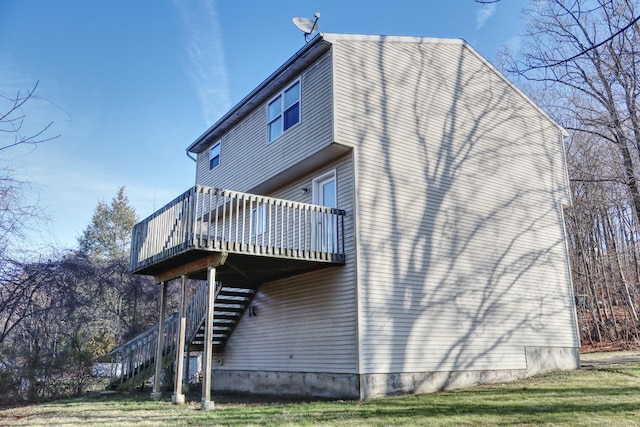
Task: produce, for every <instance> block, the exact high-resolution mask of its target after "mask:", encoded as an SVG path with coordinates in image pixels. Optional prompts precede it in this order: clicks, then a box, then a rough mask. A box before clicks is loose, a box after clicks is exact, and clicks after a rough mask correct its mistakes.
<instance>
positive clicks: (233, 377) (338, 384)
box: [213, 370, 359, 399]
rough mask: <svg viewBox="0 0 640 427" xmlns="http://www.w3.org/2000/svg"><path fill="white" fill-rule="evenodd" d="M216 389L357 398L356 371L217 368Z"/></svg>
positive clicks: (214, 384) (284, 394)
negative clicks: (267, 370) (327, 371)
mask: <svg viewBox="0 0 640 427" xmlns="http://www.w3.org/2000/svg"><path fill="white" fill-rule="evenodd" d="M213 388H214V391H216V392H233V393H251V394H262V395H275V396H291V397H316V398H333V399H358V397H359V391H358V389H359V384H358V376H357V375H355V374H331V373H327V374H324V373H318V374H316V373H301V372H265V371H227V370H214V372H213Z"/></svg>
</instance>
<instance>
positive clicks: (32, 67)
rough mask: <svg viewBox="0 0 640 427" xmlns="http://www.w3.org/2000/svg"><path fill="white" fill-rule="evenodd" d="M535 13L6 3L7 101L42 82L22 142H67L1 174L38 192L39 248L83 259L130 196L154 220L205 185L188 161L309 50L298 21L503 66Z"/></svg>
mask: <svg viewBox="0 0 640 427" xmlns="http://www.w3.org/2000/svg"><path fill="white" fill-rule="evenodd" d="M525 3H526V1H525V0H502V1H500V2H498V3H494V4H491V5H480V4H478V3H476V2H474V1H473V0H446V1H445V0H428V1H426V0H395V1H389V0H384V1H377V0H375V1H347V0H317V1H316V0H283V1H269V2H267V1H262V0H255V1H245V0H218V1H214V0H182V1H181V0H103V1H98V0H95V1H86V0H56V1H49V0H0V95H4V96H15V94H16V93H17V92H18V91H20V92H21V93H25V92H26V91H27V90H28V89H30V88H32V87H33V85H34V84H35V82H36V81H39V86H38V89H37V92H36V97H34V99H32V100H31V101H30V102H29V103H28V104H27V105H26V106H25V108H24V114H25V115H26V119H25V122H24V128H23V130H24V131H25V132H27V133H28V132H29V131H34V130H37V129H40V128H41V127H42V126H44V125H46V124H48V123H49V122H51V121H53V125H52V127H51V129H50V130H49V132H48V135H49V136H54V135H58V134H59V135H60V137H59V138H57V139H55V140H53V141H50V142H47V143H44V144H41V145H39V146H37V147H36V148H35V149H34V148H33V147H23V148H20V149H13V150H10V151H7V152H0V168H3V167H9V168H11V169H13V171H14V173H15V175H16V176H17V177H19V178H20V179H23V180H26V181H29V182H30V183H32V186H31V189H30V197H31V198H32V199H33V200H37V201H38V203H39V207H40V210H41V211H42V212H43V215H42V216H43V217H45V216H46V217H48V225H47V226H46V227H41V228H40V230H39V231H37V232H33V233H32V234H31V241H32V243H33V244H38V243H40V244H43V245H45V246H46V245H54V246H57V247H61V248H69V247H73V246H75V244H76V238H77V237H78V235H79V234H80V233H81V232H82V230H83V229H84V228H85V227H86V225H87V224H88V223H89V221H90V220H91V215H92V213H93V210H94V208H95V206H96V204H97V203H98V201H100V200H104V201H109V200H111V198H112V197H113V196H114V195H115V194H116V192H117V190H118V188H119V187H120V186H122V185H124V186H126V194H127V196H128V197H129V199H130V201H131V203H132V205H133V206H134V207H135V208H136V210H137V212H138V215H139V216H140V217H141V218H143V217H146V216H147V215H149V214H151V213H152V212H153V211H155V210H156V209H158V208H160V207H162V206H163V205H164V204H166V203H167V202H169V201H170V200H171V199H173V198H174V197H176V196H177V195H179V194H180V193H182V192H183V191H185V190H187V189H188V188H189V187H190V186H192V185H193V184H194V180H195V164H194V163H193V162H192V161H191V160H190V159H188V158H187V157H186V155H185V152H184V149H185V147H186V146H188V145H189V144H190V143H191V142H193V141H194V140H195V139H196V138H197V137H198V136H199V135H200V134H202V133H203V132H204V131H205V130H206V129H207V127H208V126H210V125H211V124H213V123H214V122H215V120H216V119H217V118H219V117H220V116H221V115H222V114H224V113H225V112H226V111H227V110H228V109H229V108H230V107H232V106H233V105H234V104H235V103H236V102H238V101H239V100H241V99H242V98H243V97H244V96H245V95H246V94H248V93H249V92H250V91H251V90H252V89H253V88H254V87H255V86H257V85H258V84H259V83H260V82H261V81H262V80H264V79H265V78H266V77H267V76H268V75H269V74H271V73H272V72H273V71H274V70H275V69H276V68H277V67H278V66H279V65H281V64H282V63H283V62H284V61H286V60H287V59H288V58H289V57H291V56H292V55H293V54H294V53H295V52H296V51H297V50H298V49H300V48H301V47H302V46H303V44H304V38H303V35H302V33H301V32H299V31H298V30H297V29H296V28H295V27H294V26H293V24H292V22H291V19H292V18H293V17H295V16H303V17H312V16H313V13H314V12H316V11H317V12H320V13H321V18H320V22H319V24H320V31H321V32H331V33H362V34H385V35H413V36H427V37H447V38H463V39H465V40H467V41H468V42H469V43H470V44H471V45H472V46H473V47H474V48H475V49H476V50H478V51H479V52H480V53H481V54H482V55H484V56H485V57H486V58H487V59H489V60H493V59H494V57H495V55H496V52H497V51H498V50H499V49H500V47H501V46H502V45H504V44H509V45H517V43H518V35H519V33H521V32H522V29H523V21H522V18H521V9H522V7H523V6H524V5H525ZM2 105H4V104H0V106H2ZM6 138H7V135H2V134H0V146H3V145H5V144H4V143H3V142H6Z"/></svg>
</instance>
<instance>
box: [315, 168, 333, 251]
mask: <svg viewBox="0 0 640 427" xmlns="http://www.w3.org/2000/svg"><path fill="white" fill-rule="evenodd" d="M313 203H314V204H315V205H320V206H328V207H330V208H337V207H338V201H337V192H336V172H335V171H331V172H329V173H326V174H324V175H321V176H319V177H318V178H316V179H314V180H313ZM337 226H338V221H337V217H336V216H335V215H334V214H331V213H328V212H323V213H318V214H317V216H316V221H315V224H314V227H313V230H312V233H311V234H312V236H311V237H312V239H313V243H312V248H313V249H314V250H317V251H320V252H332V253H334V252H336V247H335V246H336V239H337V235H336V229H337Z"/></svg>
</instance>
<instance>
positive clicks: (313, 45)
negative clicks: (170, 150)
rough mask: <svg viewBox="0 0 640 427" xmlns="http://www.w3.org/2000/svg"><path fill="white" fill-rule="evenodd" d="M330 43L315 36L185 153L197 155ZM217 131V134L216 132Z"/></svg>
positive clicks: (318, 35)
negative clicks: (263, 94) (305, 59)
mask: <svg viewBox="0 0 640 427" xmlns="http://www.w3.org/2000/svg"><path fill="white" fill-rule="evenodd" d="M329 47H330V42H327V41H325V40H324V38H323V37H322V34H317V35H316V36H315V37H314V38H312V39H311V40H310V41H309V42H308V43H307V44H305V45H304V46H303V47H302V48H301V49H300V50H298V51H297V52H296V53H295V54H294V55H293V56H292V57H291V58H289V59H288V60H287V61H286V62H285V63H284V64H282V65H281V66H280V67H278V69H277V70H276V71H274V72H273V73H271V75H269V77H267V78H266V79H265V80H264V81H263V82H262V83H260V84H259V85H258V86H257V87H256V88H255V89H253V90H252V91H251V92H250V93H249V94H248V95H246V96H245V97H244V98H242V99H241V100H240V102H238V103H237V104H236V105H235V106H233V107H232V108H231V109H230V110H229V111H227V113H226V114H225V115H224V116H222V117H221V118H220V119H218V120H217V121H216V122H215V123H214V124H213V125H211V126H210V127H209V128H208V129H207V130H206V131H205V132H204V133H203V134H202V135H200V136H199V137H198V138H197V139H196V140H195V141H194V142H193V143H191V144H190V145H189V146H188V147H187V148H186V151H187V153H194V154H197V153H198V152H199V151H201V149H202V148H203V145H205V144H207V143H208V141H209V139H210V138H211V136H214V135H216V134H217V133H224V131H225V130H226V129H227V126H223V125H225V123H228V122H229V120H230V119H233V117H234V116H236V117H237V115H238V114H242V113H244V112H246V111H247V110H250V109H252V108H254V106H255V103H251V102H250V101H252V100H253V99H255V98H256V96H257V95H258V94H260V93H261V92H263V91H264V90H265V89H266V88H267V87H268V86H269V85H270V84H271V83H273V82H274V81H276V80H277V79H278V77H280V76H282V75H283V74H285V73H286V72H287V71H289V70H293V71H296V70H297V68H296V67H295V66H296V63H297V62H298V61H299V60H300V59H301V58H303V57H305V56H307V55H310V54H311V56H312V57H313V58H316V57H317V56H319V55H321V54H323V53H324V52H325V51H327V50H329ZM217 131H219V132H217Z"/></svg>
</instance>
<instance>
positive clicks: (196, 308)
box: [109, 282, 222, 386]
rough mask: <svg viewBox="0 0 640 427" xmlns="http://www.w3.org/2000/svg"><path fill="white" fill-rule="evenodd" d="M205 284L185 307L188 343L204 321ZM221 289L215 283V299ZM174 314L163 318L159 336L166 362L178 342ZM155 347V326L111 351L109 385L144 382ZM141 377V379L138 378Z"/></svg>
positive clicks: (205, 305) (219, 285)
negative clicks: (118, 365) (162, 329)
mask: <svg viewBox="0 0 640 427" xmlns="http://www.w3.org/2000/svg"><path fill="white" fill-rule="evenodd" d="M207 287H208V283H207V282H202V283H201V284H200V285H199V286H198V287H197V288H196V291H195V292H194V294H193V296H192V297H191V299H190V301H189V305H187V310H186V318H187V326H186V331H185V332H186V334H185V335H186V337H187V342H190V341H191V340H192V339H193V337H195V335H196V334H197V332H198V330H199V329H200V326H201V325H202V323H203V322H204V318H205V316H206V310H207ZM221 289H222V283H219V282H216V290H215V296H217V295H218V293H219V292H220V290H221ZM178 320H179V315H178V313H172V314H171V315H169V316H167V317H166V318H165V323H164V334H163V340H164V342H163V348H162V354H163V361H162V363H163V364H165V363H168V362H169V361H171V360H174V359H175V352H176V350H177V340H178ZM157 345H158V324H157V323H156V324H155V325H153V326H152V327H151V328H149V329H147V330H146V331H144V332H142V333H141V334H140V335H138V336H136V337H134V338H132V339H130V340H129V341H127V342H125V343H124V344H122V345H120V346H118V347H116V348H115V349H113V350H112V351H111V352H110V353H109V355H110V356H111V362H112V363H111V366H112V370H111V381H110V382H111V385H115V384H116V382H118V381H119V383H120V384H119V385H120V386H122V385H124V382H125V380H126V381H131V380H133V383H139V382H141V381H144V380H146V379H147V378H149V377H150V376H151V375H152V372H153V369H152V368H153V367H154V366H155V355H156V349H157ZM118 363H120V364H121V368H120V369H119V371H120V372H119V375H118V369H114V367H115V366H117V364H118ZM142 376H144V377H145V378H144V379H142Z"/></svg>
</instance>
